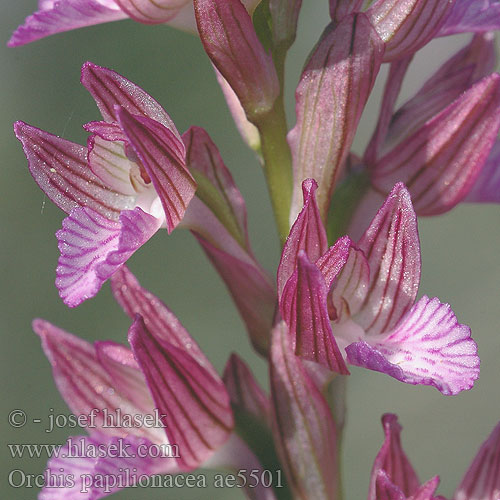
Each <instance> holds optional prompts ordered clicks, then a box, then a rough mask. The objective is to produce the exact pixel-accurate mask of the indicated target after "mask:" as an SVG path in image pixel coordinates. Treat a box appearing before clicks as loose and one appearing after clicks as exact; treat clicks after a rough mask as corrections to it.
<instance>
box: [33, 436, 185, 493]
mask: <svg viewBox="0 0 500 500" xmlns="http://www.w3.org/2000/svg"><path fill="white" fill-rule="evenodd" d="M151 446H153V448H152V449H153V450H154V452H153V453H156V452H157V451H158V446H157V445H153V444H152V443H151V441H148V440H147V439H144V438H142V439H139V438H136V437H134V436H127V437H126V438H123V437H109V436H104V435H98V436H95V437H87V436H72V437H70V438H68V440H67V441H66V444H65V445H64V446H62V447H61V448H60V449H59V451H58V454H57V455H54V456H53V457H52V458H50V459H49V462H48V464H47V469H46V470H45V475H46V476H45V477H46V480H45V486H44V488H43V490H42V491H41V493H40V494H39V496H38V499H39V500H68V499H71V500H98V499H99V498H104V497H107V496H109V495H111V494H113V493H116V492H117V491H119V490H121V489H123V488H125V487H128V486H134V485H136V483H137V481H138V480H139V479H140V478H141V477H144V476H145V475H146V476H150V475H152V474H167V473H169V474H175V473H176V472H180V471H179V470H178V468H177V465H176V462H175V459H173V458H170V457H161V458H153V457H152V456H149V455H148V453H147V450H148V448H150V447H151ZM61 477H63V478H65V480H64V483H63V484H62V485H61V484H60V482H59V478H61ZM54 478H58V480H57V481H54ZM70 478H71V480H70Z"/></svg>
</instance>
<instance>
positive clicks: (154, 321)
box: [111, 265, 217, 377]
mask: <svg viewBox="0 0 500 500" xmlns="http://www.w3.org/2000/svg"><path fill="white" fill-rule="evenodd" d="M111 289H112V290H113V295H114V297H115V299H116V301H117V302H118V303H119V304H120V306H121V307H122V308H123V310H124V311H125V313H126V314H127V315H128V316H129V317H130V318H131V319H135V317H136V316H137V315H138V314H139V315H140V316H141V317H142V319H143V321H144V324H145V325H146V328H147V329H148V330H149V331H150V332H151V333H152V334H153V335H155V336H156V337H158V338H161V339H163V340H164V341H165V342H168V343H169V344H172V345H173V346H175V347H178V348H179V349H182V350H184V351H186V353H188V354H189V355H190V356H192V357H193V358H194V359H196V361H197V362H198V363H200V364H201V365H204V366H205V367H206V369H207V370H209V371H210V370H211V373H212V375H213V376H214V377H215V376H217V372H216V371H215V370H213V368H212V365H211V364H210V362H209V361H208V359H207V357H206V356H205V354H203V352H202V350H201V349H200V348H199V346H198V344H197V343H196V342H195V340H194V339H193V337H191V335H190V334H189V332H188V331H187V330H186V329H185V328H184V327H183V326H182V324H181V322H180V321H179V320H178V319H177V317H176V316H175V315H174V313H173V312H172V311H171V310H170V309H169V308H168V307H167V306H166V305H165V304H164V303H163V302H162V301H161V300H160V299H159V298H158V297H156V296H155V295H153V294H152V293H151V292H150V291H149V290H146V289H145V288H143V287H141V285H140V284H139V281H138V280H137V278H136V277H135V276H134V275H133V274H132V273H131V272H130V270H129V269H128V268H127V266H125V265H124V266H122V267H120V269H118V271H116V273H115V274H113V276H112V278H111Z"/></svg>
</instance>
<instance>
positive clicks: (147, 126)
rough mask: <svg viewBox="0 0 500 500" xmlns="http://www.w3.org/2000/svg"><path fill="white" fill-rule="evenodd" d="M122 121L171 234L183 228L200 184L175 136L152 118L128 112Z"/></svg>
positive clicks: (123, 113) (122, 112)
mask: <svg viewBox="0 0 500 500" xmlns="http://www.w3.org/2000/svg"><path fill="white" fill-rule="evenodd" d="M117 115H118V120H119V123H120V125H121V127H122V128H123V131H124V132H125V134H126V135H127V138H128V140H129V141H130V144H131V146H132V148H133V149H134V151H135V153H136V154H137V156H138V157H139V159H140V161H141V163H142V166H143V167H144V170H145V171H146V172H147V174H148V176H149V178H150V179H151V182H152V184H153V186H154V188H155V190H156V192H157V194H158V196H159V198H160V200H161V202H162V205H163V209H164V211H165V217H166V223H167V230H168V232H169V233H170V232H172V231H173V230H174V228H175V227H176V226H177V224H179V222H180V221H181V219H182V217H183V216H184V212H185V211H186V208H187V206H188V205H189V202H190V201H191V199H192V198H193V196H194V193H195V191H196V182H195V180H194V179H193V177H192V176H191V174H190V173H189V171H188V170H187V168H186V165H185V163H184V157H183V156H182V157H181V156H179V151H180V150H182V149H184V145H183V144H182V145H179V142H181V141H179V139H178V138H177V137H176V136H175V134H174V133H173V132H172V131H171V130H170V129H168V128H166V127H165V126H163V125H162V124H161V123H159V122H157V121H155V120H152V119H151V118H147V117H141V116H133V115H131V114H130V113H129V112H128V111H126V110H125V109H124V108H121V109H120V110H117Z"/></svg>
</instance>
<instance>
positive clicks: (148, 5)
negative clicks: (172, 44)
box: [115, 0, 191, 24]
mask: <svg viewBox="0 0 500 500" xmlns="http://www.w3.org/2000/svg"><path fill="white" fill-rule="evenodd" d="M115 1H116V3H117V4H118V5H119V6H120V8H121V9H122V10H123V11H124V12H126V13H127V14H128V15H129V16H130V17H131V18H132V19H134V20H135V21H138V22H140V23H146V24H157V23H164V22H166V21H170V20H171V19H172V18H174V17H175V16H176V15H177V13H178V12H179V11H180V10H181V9H182V8H183V7H184V6H185V5H186V4H187V3H188V2H190V1H191V0H115Z"/></svg>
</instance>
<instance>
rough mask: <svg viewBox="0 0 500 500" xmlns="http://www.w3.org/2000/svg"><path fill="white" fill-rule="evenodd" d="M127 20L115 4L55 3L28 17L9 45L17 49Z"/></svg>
mask: <svg viewBox="0 0 500 500" xmlns="http://www.w3.org/2000/svg"><path fill="white" fill-rule="evenodd" d="M126 18H127V15H126V14H125V13H124V12H122V11H121V10H120V8H119V7H118V6H117V5H116V3H115V2H114V1H112V0H55V1H53V2H49V4H48V5H47V6H45V8H44V5H43V4H41V5H40V9H39V10H38V11H37V12H35V13H33V14H32V15H30V16H28V17H27V18H26V20H25V21H24V24H23V25H22V26H19V28H17V30H16V31H15V32H14V34H13V35H12V37H11V39H10V40H9V42H8V44H7V45H8V46H9V47H16V46H19V45H24V44H26V43H30V42H34V41H35V40H39V39H40V38H44V37H46V36H49V35H54V34H56V33H61V32H63V31H69V30H73V29H76V28H83V27H84V26H92V25H94V24H101V23H107V22H110V21H118V20H120V19H126Z"/></svg>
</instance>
